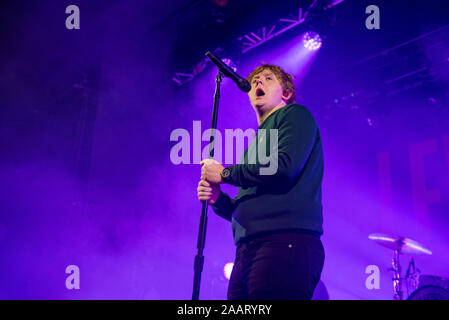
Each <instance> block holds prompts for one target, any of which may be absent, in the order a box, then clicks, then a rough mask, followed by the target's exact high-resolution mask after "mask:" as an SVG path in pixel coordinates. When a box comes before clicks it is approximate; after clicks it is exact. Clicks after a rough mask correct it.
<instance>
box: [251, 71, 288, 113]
mask: <svg viewBox="0 0 449 320" xmlns="http://www.w3.org/2000/svg"><path fill="white" fill-rule="evenodd" d="M282 94H283V90H282V86H281V84H280V82H279V81H278V79H277V78H276V76H275V75H274V73H273V72H272V71H271V70H269V69H265V70H262V71H261V72H260V73H258V74H256V75H255V76H254V78H253V79H252V80H251V91H250V92H248V96H249V101H250V102H251V105H252V106H253V107H254V108H255V109H260V108H263V109H267V110H269V109H272V108H274V107H276V106H278V105H279V104H280V103H282V101H283V100H282Z"/></svg>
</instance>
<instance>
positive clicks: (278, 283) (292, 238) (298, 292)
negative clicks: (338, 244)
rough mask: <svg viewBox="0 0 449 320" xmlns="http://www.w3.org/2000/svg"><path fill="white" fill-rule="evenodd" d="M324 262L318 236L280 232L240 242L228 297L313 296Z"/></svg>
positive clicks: (256, 298) (242, 298)
mask: <svg viewBox="0 0 449 320" xmlns="http://www.w3.org/2000/svg"><path fill="white" fill-rule="evenodd" d="M323 264H324V248H323V245H322V243H321V240H320V239H319V237H316V236H313V235H309V234H299V233H277V234H269V235H264V236H260V237H257V238H255V239H253V240H251V241H249V242H245V243H240V244H239V245H238V246H237V252H236V258H235V262H234V268H233V270H232V273H231V278H230V280H229V287H228V299H229V300H248V299H249V300H278V299H282V300H310V299H311V298H312V295H313V291H314V290H315V287H316V285H317V284H318V281H319V280H320V276H321V271H322V270H323Z"/></svg>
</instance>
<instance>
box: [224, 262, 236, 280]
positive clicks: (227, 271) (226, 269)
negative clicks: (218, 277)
mask: <svg viewBox="0 0 449 320" xmlns="http://www.w3.org/2000/svg"><path fill="white" fill-rule="evenodd" d="M233 267H234V264H233V263H232V262H228V263H226V264H225V266H224V268H223V273H224V276H225V278H226V279H228V280H229V279H230V278H231V272H232V268H233Z"/></svg>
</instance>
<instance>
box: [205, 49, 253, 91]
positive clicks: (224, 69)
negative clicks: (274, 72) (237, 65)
mask: <svg viewBox="0 0 449 320" xmlns="http://www.w3.org/2000/svg"><path fill="white" fill-rule="evenodd" d="M206 56H207V57H208V58H209V59H210V60H211V61H212V62H213V63H214V64H215V65H216V66H217V67H218V69H219V70H220V72H221V73H223V75H225V76H226V77H229V78H231V79H232V81H234V82H235V83H236V84H237V86H238V87H239V88H240V90H242V91H244V92H249V91H250V90H251V85H250V84H249V82H248V80H246V79H244V78H242V77H241V76H239V75H238V74H237V73H235V71H234V70H232V68H231V67H229V66H228V65H227V64H226V63H224V62H223V61H222V60H221V59H220V58H218V57H217V56H215V55H214V54H213V53H211V52H210V51H208V52H206Z"/></svg>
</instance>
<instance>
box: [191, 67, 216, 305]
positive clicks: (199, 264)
mask: <svg viewBox="0 0 449 320" xmlns="http://www.w3.org/2000/svg"><path fill="white" fill-rule="evenodd" d="M221 80H222V74H221V72H220V71H218V72H217V77H216V79H215V82H216V86H215V94H214V108H213V111H212V125H211V136H210V140H209V159H210V158H213V156H214V146H215V142H214V140H215V130H216V129H217V118H218V104H219V101H220V84H221ZM202 203H203V210H202V212H201V218H200V228H199V231H198V241H197V248H198V252H197V254H196V256H195V263H194V275H193V293H192V300H198V299H199V296H200V284H201V272H203V265H204V256H203V251H204V244H205V241H206V227H207V208H208V204H207V201H202Z"/></svg>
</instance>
